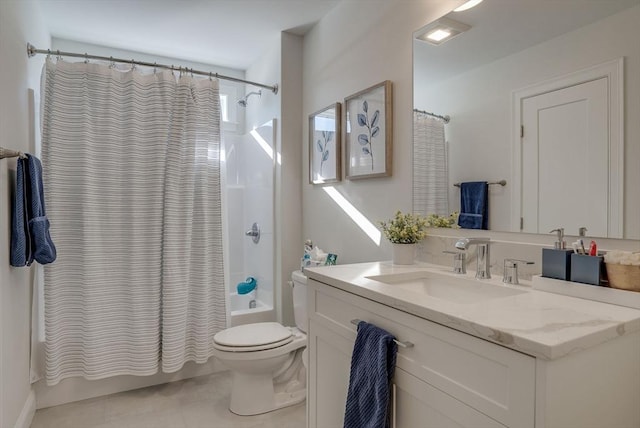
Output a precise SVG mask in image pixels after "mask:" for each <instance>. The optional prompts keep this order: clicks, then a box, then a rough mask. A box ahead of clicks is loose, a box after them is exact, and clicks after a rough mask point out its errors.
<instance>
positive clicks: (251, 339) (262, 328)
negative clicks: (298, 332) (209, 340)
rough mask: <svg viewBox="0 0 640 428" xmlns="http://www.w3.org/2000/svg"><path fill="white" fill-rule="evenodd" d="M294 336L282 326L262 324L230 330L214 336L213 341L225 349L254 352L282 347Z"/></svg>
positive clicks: (275, 323)
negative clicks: (258, 349)
mask: <svg viewBox="0 0 640 428" xmlns="http://www.w3.org/2000/svg"><path fill="white" fill-rule="evenodd" d="M292 336H293V334H292V333H291V330H290V329H288V328H286V327H284V326H282V324H279V323H277V322H261V323H255V324H245V325H239V326H236V327H231V328H228V329H226V330H223V331H221V332H219V333H217V334H216V335H215V336H213V341H214V342H215V343H216V344H218V345H222V346H224V347H231V348H241V349H238V350H245V351H253V350H256V349H255V348H262V349H268V348H273V347H276V346H282V345H284V344H286V343H288V342H290V341H291V340H293V337H292ZM267 345H268V346H267ZM265 346H266V348H265ZM250 348H253V349H250Z"/></svg>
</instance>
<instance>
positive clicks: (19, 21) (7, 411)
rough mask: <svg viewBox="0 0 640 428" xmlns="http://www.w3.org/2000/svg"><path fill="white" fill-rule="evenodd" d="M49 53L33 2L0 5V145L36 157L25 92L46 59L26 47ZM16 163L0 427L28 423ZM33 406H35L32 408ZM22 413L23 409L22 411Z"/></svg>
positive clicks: (10, 181)
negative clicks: (14, 244) (15, 238)
mask: <svg viewBox="0 0 640 428" xmlns="http://www.w3.org/2000/svg"><path fill="white" fill-rule="evenodd" d="M27 42H30V43H32V44H34V45H36V46H39V47H43V48H45V49H46V48H48V47H49V45H50V36H49V33H48V31H47V29H46V26H45V25H44V21H43V19H42V16H41V15H40V11H39V10H38V8H37V7H35V5H34V4H33V3H32V2H30V1H12V0H3V1H0V58H2V60H1V61H2V67H0V146H2V147H5V148H11V149H15V150H21V151H25V152H31V153H33V152H34V149H35V147H34V143H33V141H30V130H29V110H28V105H27V89H28V88H34V89H38V88H39V87H40V70H41V68H42V64H43V61H44V57H42V56H40V57H35V58H31V59H29V58H27V54H26V45H27ZM15 165H16V161H15V159H4V160H0V317H1V318H0V426H1V427H13V426H14V425H15V424H16V423H27V424H28V423H29V422H30V417H31V416H30V415H28V414H27V413H24V412H28V411H29V409H27V408H25V403H26V402H27V399H28V397H29V396H30V391H31V385H30V381H29V346H30V322H31V276H32V269H29V268H12V267H10V266H9V242H10V236H11V235H10V228H11V206H12V194H13V188H14V187H13V186H14V183H15ZM34 404H35V403H34ZM23 409H24V410H23Z"/></svg>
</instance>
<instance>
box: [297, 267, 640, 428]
mask: <svg viewBox="0 0 640 428" xmlns="http://www.w3.org/2000/svg"><path fill="white" fill-rule="evenodd" d="M308 291H309V294H308V309H309V331H308V339H309V379H308V380H309V383H308V385H309V389H308V407H307V412H308V414H307V417H308V427H309V428H341V427H342V426H343V416H344V408H345V402H346V397H347V389H348V383H349V372H350V364H351V353H352V351H353V345H354V342H355V337H356V330H357V328H356V326H355V325H354V324H352V322H351V321H352V320H355V319H358V320H363V321H367V322H369V323H372V324H375V325H377V326H379V327H381V328H383V329H385V330H387V331H389V332H390V333H391V334H393V335H394V336H395V337H396V338H397V340H399V341H403V342H405V341H406V342H411V343H413V344H414V346H413V347H409V348H402V347H398V354H397V361H396V370H395V376H394V385H393V395H394V400H393V413H392V418H393V424H392V426H393V427H395V428H417V427H420V428H430V427H433V428H447V427H469V428H479V427H523V428H572V427H575V428H585V427H594V428H600V427H605V426H606V427H620V428H627V427H628V428H637V427H639V426H640V393H638V390H639V388H638V387H637V385H634V384H633V383H634V382H637V381H638V379H640V359H639V356H640V338H639V335H638V334H630V335H628V337H625V336H622V337H621V338H619V339H615V340H612V341H609V342H606V343H604V344H602V345H599V346H596V347H594V348H593V350H592V352H587V351H582V352H578V353H576V354H574V355H570V356H567V357H564V358H560V359H558V360H553V361H546V360H541V359H539V358H535V357H533V356H530V355H526V354H525V353H522V352H518V351H515V350H512V349H509V348H507V347H504V346H500V345H498V344H495V343H492V342H490V341H487V340H483V339H480V338H477V337H474V336H473V335H470V334H467V333H463V332H460V331H457V330H455V329H452V328H448V327H445V326H443V325H440V324H437V323H434V322H431V321H429V320H427V319H424V318H421V317H418V316H415V315H411V314H409V313H407V312H405V311H404V310H402V309H403V308H402V302H401V301H396V302H395V303H396V304H394V307H390V306H387V305H383V304H380V303H378V302H375V301H373V300H370V299H367V298H364V297H360V296H358V295H356V294H352V293H349V292H346V291H343V290H341V289H339V288H335V287H333V286H330V285H327V284H324V283H321V282H318V281H316V280H313V279H310V280H309V290H308ZM616 358H618V359H620V361H615V362H614V361H612V359H614V360H615V359H616ZM612 362H613V363H615V364H618V363H620V364H625V367H627V369H628V370H625V371H620V370H617V369H610V368H608V367H607V364H608V363H612ZM598 367H599V368H600V370H597V371H596V370H595V368H598ZM625 377H628V378H625ZM594 394H596V396H595V397H594ZM603 405H604V406H606V408H605V407H603ZM611 406H613V407H611Z"/></svg>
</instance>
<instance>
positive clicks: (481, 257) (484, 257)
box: [455, 238, 491, 279]
mask: <svg viewBox="0 0 640 428" xmlns="http://www.w3.org/2000/svg"><path fill="white" fill-rule="evenodd" d="M490 240H491V238H460V239H458V242H456V245H455V247H456V248H457V249H459V250H468V249H469V247H470V246H471V245H476V246H477V247H478V253H477V257H476V259H477V261H476V278H477V279H489V278H491V258H490V256H489V245H490Z"/></svg>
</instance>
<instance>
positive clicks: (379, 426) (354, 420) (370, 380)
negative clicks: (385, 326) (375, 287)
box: [344, 321, 398, 428]
mask: <svg viewBox="0 0 640 428" xmlns="http://www.w3.org/2000/svg"><path fill="white" fill-rule="evenodd" d="M394 339H395V338H394V337H393V336H392V335H391V334H390V333H388V332H386V331H385V330H382V329H381V328H379V327H376V326H375V325H372V324H369V323H366V322H364V321H360V322H359V323H358V335H357V336H356V343H355V345H354V347H353V355H352V356H351V374H350V377H349V392H348V394H347V405H346V410H345V415H344V428H385V427H389V425H390V423H389V422H390V421H389V405H390V400H389V398H390V388H389V385H390V383H391V379H392V378H393V371H394V369H395V366H396V352H397V350H398V345H396V343H395V342H394Z"/></svg>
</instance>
